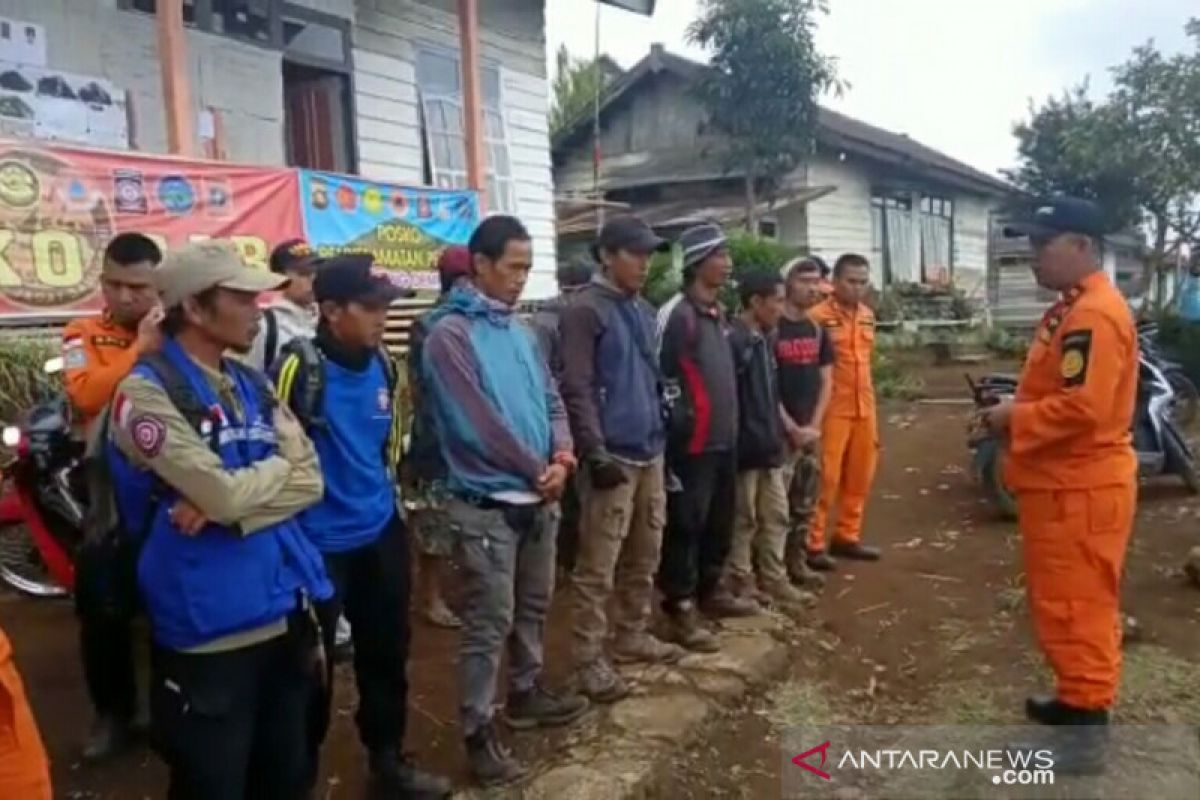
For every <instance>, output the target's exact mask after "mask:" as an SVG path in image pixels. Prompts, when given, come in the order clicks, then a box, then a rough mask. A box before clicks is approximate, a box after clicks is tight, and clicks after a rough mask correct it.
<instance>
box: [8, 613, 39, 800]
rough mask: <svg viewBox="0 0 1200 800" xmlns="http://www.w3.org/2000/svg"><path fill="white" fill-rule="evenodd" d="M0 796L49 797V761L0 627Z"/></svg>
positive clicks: (13, 797) (28, 799)
mask: <svg viewBox="0 0 1200 800" xmlns="http://www.w3.org/2000/svg"><path fill="white" fill-rule="evenodd" d="M0 797H4V798H12V799H13V800H17V798H21V800H50V797H51V791H50V763H49V761H48V760H47V759H46V749H45V747H43V745H42V737H41V735H40V734H39V733H38V727H37V722H36V721H35V720H34V718H33V712H32V711H31V710H30V708H29V701H28V699H27V698H26V696H25V687H24V685H23V684H22V682H21V676H20V675H19V674H18V673H17V666H16V664H14V663H13V654H12V645H11V644H9V641H8V637H7V636H5V635H4V631H3V630H0Z"/></svg>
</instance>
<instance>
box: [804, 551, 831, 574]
mask: <svg viewBox="0 0 1200 800" xmlns="http://www.w3.org/2000/svg"><path fill="white" fill-rule="evenodd" d="M807 563H808V566H809V568H810V569H812V570H815V571H816V572H833V571H834V570H835V569H837V562H836V561H834V560H833V559H832V558H831V557H830V556H829V554H828V553H826V552H825V551H824V550H813V551H811V552H810V553H809V554H808V559H807Z"/></svg>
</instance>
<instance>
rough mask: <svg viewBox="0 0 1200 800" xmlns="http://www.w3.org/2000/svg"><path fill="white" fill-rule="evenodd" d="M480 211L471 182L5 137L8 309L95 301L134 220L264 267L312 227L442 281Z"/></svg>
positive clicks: (72, 311) (1, 226)
mask: <svg viewBox="0 0 1200 800" xmlns="http://www.w3.org/2000/svg"><path fill="white" fill-rule="evenodd" d="M478 219H479V201H478V197H477V195H476V194H475V193H474V192H470V191H442V190H437V189H428V188H423V187H406V186H397V185H392V184H386V183H374V182H371V181H365V180H362V179H359V178H352V177H349V176H344V175H336V174H331V173H321V172H309V171H307V170H295V169H287V168H273V167H252V166H241V165H236V164H229V163H224V162H212V161H196V160H185V159H179V158H172V157H165V156H148V155H142V154H131V153H117V152H107V151H102V150H92V149H83V148H72V147H59V146H43V145H41V144H39V143H34V142H10V141H0V320H3V319H7V320H11V319H13V318H22V317H25V318H41V319H45V318H65V317H72V316H76V315H79V314H84V313H88V312H95V311H98V310H99V309H100V308H101V306H102V303H103V301H102V298H101V295H100V285H99V279H100V269H101V266H102V264H101V261H102V256H103V251H104V247H105V245H106V244H107V243H108V241H109V240H110V239H111V238H112V237H113V236H114V235H115V234H117V233H122V232H125V231H138V232H141V233H145V234H146V235H148V236H150V237H152V238H154V239H156V240H157V241H158V242H159V244H160V245H162V246H163V247H164V249H166V248H170V247H178V246H180V245H182V244H185V243H187V242H188V241H194V240H199V239H206V238H228V239H231V240H232V241H233V242H234V243H235V244H236V245H237V247H238V248H239V250H240V252H241V254H242V257H243V260H244V261H245V262H246V265H247V266H249V267H254V268H259V269H266V268H267V259H268V256H269V255H270V252H271V248H272V247H273V246H274V245H275V244H277V243H278V242H280V241H282V240H284V239H289V238H294V237H300V236H304V237H307V238H308V239H309V240H310V241H311V242H312V244H313V245H314V246H315V247H317V248H318V249H319V251H320V252H321V253H322V254H325V255H330V254H333V253H336V252H342V251H346V250H354V251H369V252H371V253H372V254H374V255H375V257H376V259H377V263H378V265H379V266H380V267H381V268H384V269H385V270H387V272H388V274H389V275H390V276H391V277H392V278H393V280H395V281H396V282H397V283H398V284H401V285H403V286H406V287H411V288H416V289H436V287H437V277H436V274H435V271H434V270H435V265H436V263H437V258H438V255H439V254H440V253H441V251H442V249H443V248H445V247H446V246H447V245H449V244H465V243H466V241H467V239H468V238H469V237H470V235H471V231H472V230H474V228H475V225H476V224H477V222H478Z"/></svg>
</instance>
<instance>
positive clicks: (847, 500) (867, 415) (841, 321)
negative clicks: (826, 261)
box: [808, 253, 879, 571]
mask: <svg viewBox="0 0 1200 800" xmlns="http://www.w3.org/2000/svg"><path fill="white" fill-rule="evenodd" d="M870 282H871V271H870V266H869V264H868V263H867V259H865V258H864V257H862V256H860V255H855V254H854V253H847V254H845V255H843V256H841V257H840V258H838V260H837V262H835V263H834V265H833V296H832V297H829V298H828V299H826V300H824V301H823V302H821V303H819V304H818V305H816V306H814V307H813V309H812V310H811V311H810V312H808V313H809V316H810V317H811V318H812V320H813V322H815V323H817V324H818V325H820V326H821V327H823V328H824V329H825V333H826V334H828V336H829V340H830V341H831V342H832V343H833V351H834V355H833V394H832V395H831V396H830V399H829V408H828V410H827V411H826V412H825V422H824V425H823V426H822V430H821V473H822V475H821V497H820V500H818V502H817V513H816V514H815V515H814V517H813V521H812V527H810V528H809V532H808V565H809V566H810V567H812V568H813V569H816V570H823V571H828V570H831V569H833V568H834V560H833V558H831V555H832V556H839V557H842V558H851V559H856V560H859V561H876V560H878V559H879V550H878V549H877V548H874V547H868V546H867V545H864V544H863V543H862V542H861V541H859V540H860V539H861V537H862V519H863V509H864V508H865V507H866V505H867V495H868V494H869V493H870V491H871V481H872V480H874V478H875V464H876V462H877V461H878V460H879V433H878V428H877V426H876V421H875V387H874V386H873V385H872V384H871V350H872V348H873V347H874V345H875V314H874V313H873V312H872V311H871V309H870V308H868V307H867V306H866V304H864V303H863V298H864V297H865V296H866V293H867V288H868V286H869V285H870ZM839 501H840V502H839ZM834 503H839V508H838V521H837V530H836V532H835V533H834V535H833V541H832V542H831V543H830V545H829V552H826V548H825V527H826V524H827V522H828V520H829V510H830V509H831V508H832V507H833V505H834Z"/></svg>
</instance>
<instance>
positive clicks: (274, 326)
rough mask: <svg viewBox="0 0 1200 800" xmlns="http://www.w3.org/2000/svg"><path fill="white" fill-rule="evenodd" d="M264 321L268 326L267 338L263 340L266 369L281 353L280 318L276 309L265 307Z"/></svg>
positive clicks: (264, 366) (264, 367)
mask: <svg viewBox="0 0 1200 800" xmlns="http://www.w3.org/2000/svg"><path fill="white" fill-rule="evenodd" d="M262 313H263V322H264V324H266V326H267V333H266V339H265V341H264V342H263V363H262V368H263V369H264V370H265V369H267V368H268V367H270V366H271V365H272V364H274V363H275V356H277V355H279V319H278V318H277V317H276V316H275V309H273V308H264V309H263V312H262Z"/></svg>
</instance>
